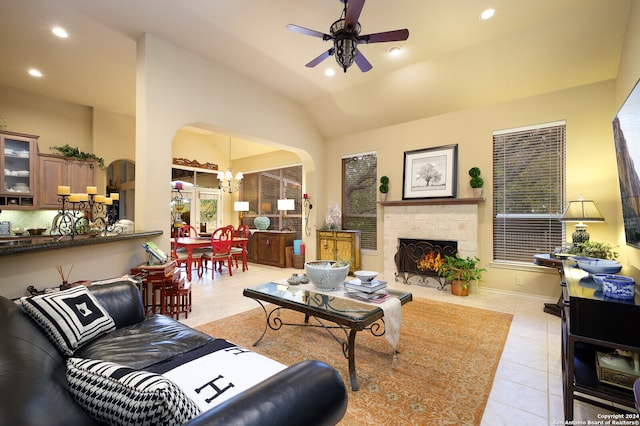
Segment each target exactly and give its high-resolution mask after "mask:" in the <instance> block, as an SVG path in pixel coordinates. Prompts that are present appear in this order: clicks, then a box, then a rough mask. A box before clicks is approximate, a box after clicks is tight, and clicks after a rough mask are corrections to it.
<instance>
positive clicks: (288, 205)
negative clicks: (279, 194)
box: [278, 198, 296, 229]
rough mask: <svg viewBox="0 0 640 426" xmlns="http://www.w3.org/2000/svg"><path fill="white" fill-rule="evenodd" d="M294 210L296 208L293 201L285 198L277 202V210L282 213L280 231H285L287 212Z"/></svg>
mask: <svg viewBox="0 0 640 426" xmlns="http://www.w3.org/2000/svg"><path fill="white" fill-rule="evenodd" d="M295 208H296V204H295V200H289V199H287V198H285V199H283V200H278V210H280V211H283V212H284V213H283V214H282V224H283V227H282V229H285V228H286V227H287V211H288V210H295Z"/></svg>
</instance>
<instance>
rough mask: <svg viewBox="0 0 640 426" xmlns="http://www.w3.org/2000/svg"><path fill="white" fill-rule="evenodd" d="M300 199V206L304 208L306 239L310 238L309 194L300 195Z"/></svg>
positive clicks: (310, 205) (311, 205) (311, 206)
mask: <svg viewBox="0 0 640 426" xmlns="http://www.w3.org/2000/svg"><path fill="white" fill-rule="evenodd" d="M302 199H303V201H302V205H303V206H304V233H305V235H306V236H307V237H310V236H311V229H309V215H310V214H311V209H312V208H313V204H311V198H309V194H302Z"/></svg>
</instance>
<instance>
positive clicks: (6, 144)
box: [0, 131, 38, 210]
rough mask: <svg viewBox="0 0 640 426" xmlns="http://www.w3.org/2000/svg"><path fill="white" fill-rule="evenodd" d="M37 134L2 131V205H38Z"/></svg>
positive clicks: (0, 150) (29, 208)
mask: <svg viewBox="0 0 640 426" xmlns="http://www.w3.org/2000/svg"><path fill="white" fill-rule="evenodd" d="M37 144H38V136H33V135H25V134H22V133H14V132H7V131H0V152H1V153H2V155H0V168H2V170H3V172H2V174H0V209H16V210H33V209H34V208H35V204H36V203H35V192H36V189H35V182H36V179H35V174H36V171H35V169H36V153H37V152H38V145H37Z"/></svg>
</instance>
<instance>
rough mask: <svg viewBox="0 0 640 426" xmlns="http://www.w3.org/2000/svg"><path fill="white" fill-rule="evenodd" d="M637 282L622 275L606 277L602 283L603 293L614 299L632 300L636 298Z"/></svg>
mask: <svg viewBox="0 0 640 426" xmlns="http://www.w3.org/2000/svg"><path fill="white" fill-rule="evenodd" d="M635 290H636V282H635V281H634V279H633V278H630V277H624V276H622V275H614V276H610V277H606V278H605V279H604V280H603V282H602V293H603V294H604V295H605V296H606V297H612V298H614V299H623V300H631V299H633V298H635V295H636V294H635Z"/></svg>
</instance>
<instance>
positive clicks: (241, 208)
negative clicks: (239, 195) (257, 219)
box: [233, 201, 249, 212]
mask: <svg viewBox="0 0 640 426" xmlns="http://www.w3.org/2000/svg"><path fill="white" fill-rule="evenodd" d="M233 210H234V211H236V212H248V211H249V202H248V201H235V202H234V203H233Z"/></svg>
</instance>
